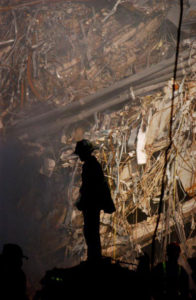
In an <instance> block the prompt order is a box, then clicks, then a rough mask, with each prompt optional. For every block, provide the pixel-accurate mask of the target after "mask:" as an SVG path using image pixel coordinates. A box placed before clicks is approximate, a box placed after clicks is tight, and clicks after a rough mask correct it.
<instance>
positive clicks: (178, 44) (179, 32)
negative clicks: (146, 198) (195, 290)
mask: <svg viewBox="0 0 196 300" xmlns="http://www.w3.org/2000/svg"><path fill="white" fill-rule="evenodd" d="M182 17H183V0H180V17H179V24H178V31H177V44H176V55H175V63H174V71H173V74H174V75H173V85H172V98H171V111H170V121H169V134H168V135H169V145H168V146H167V148H166V150H165V158H164V168H163V176H162V182H161V195H160V201H159V208H158V217H157V222H156V227H155V231H154V234H153V238H152V251H151V267H153V265H154V256H155V240H156V235H157V230H158V226H159V222H160V217H161V211H162V206H163V198H164V190H165V182H164V179H165V175H166V170H167V164H168V153H169V151H170V149H171V147H172V144H173V141H172V129H173V128H172V127H173V112H174V96H175V84H176V77H177V68H178V57H179V48H180V34H181V25H182Z"/></svg>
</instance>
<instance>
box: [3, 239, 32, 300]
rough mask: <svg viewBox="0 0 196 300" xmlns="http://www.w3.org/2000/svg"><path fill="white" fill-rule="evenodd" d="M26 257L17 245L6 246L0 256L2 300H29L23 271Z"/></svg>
mask: <svg viewBox="0 0 196 300" xmlns="http://www.w3.org/2000/svg"><path fill="white" fill-rule="evenodd" d="M23 258H26V259H28V257H27V256H24V255H23V253H22V249H21V248H20V247H19V246H18V245H16V244H5V245H4V247H3V252H2V254H1V255H0V283H1V290H0V299H5V300H8V299H20V300H28V297H27V295H26V276H25V273H24V272H23V270H22V264H23Z"/></svg>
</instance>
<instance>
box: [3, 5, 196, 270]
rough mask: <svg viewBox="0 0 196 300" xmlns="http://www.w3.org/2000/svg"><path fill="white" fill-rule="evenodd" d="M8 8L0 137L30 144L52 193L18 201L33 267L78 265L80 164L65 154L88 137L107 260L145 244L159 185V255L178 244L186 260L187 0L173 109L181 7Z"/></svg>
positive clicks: (190, 94)
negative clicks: (108, 204) (34, 232)
mask: <svg viewBox="0 0 196 300" xmlns="http://www.w3.org/2000/svg"><path fill="white" fill-rule="evenodd" d="M11 2H12V3H11V4H10V3H9V1H2V4H1V7H0V37H1V42H0V58H1V63H0V79H1V80H0V81H1V83H0V85H1V94H0V103H1V115H0V130H1V134H2V136H3V137H4V138H5V139H12V138H13V137H17V139H18V140H19V141H20V142H21V143H22V145H23V146H24V147H26V148H25V149H28V150H27V153H28V155H26V159H27V157H28V159H29V157H32V156H34V157H38V158H39V161H40V165H39V168H37V170H36V172H37V173H36V174H39V178H41V179H40V180H43V177H44V178H45V179H44V180H45V182H47V190H48V191H47V195H46V196H45V197H46V198H47V200H43V198H44V196H43V194H44V191H43V192H40V193H39V192H38V190H39V189H40V184H39V183H37V185H36V184H35V182H34V184H32V185H31V186H29V190H28V191H26V192H25V193H26V194H25V200H24V197H21V199H19V203H17V208H18V209H19V210H20V211H21V214H25V215H28V216H29V218H32V219H34V220H36V222H37V223H39V237H41V238H39V249H36V247H37V246H36V244H37V240H36V239H33V237H29V243H27V245H26V247H27V249H29V251H34V254H33V257H34V258H35V259H37V261H39V264H42V262H41V260H43V261H44V260H45V261H47V260H50V257H51V254H53V257H54V260H53V261H52V263H53V264H54V265H55V264H56V265H58V264H60V263H61V262H62V254H61V256H59V258H57V256H58V253H60V252H59V251H60V250H63V251H62V253H63V257H64V258H67V257H74V258H75V259H76V258H77V259H85V257H86V249H85V247H86V246H85V243H84V238H83V232H82V216H81V213H80V212H78V211H77V209H76V208H75V206H74V203H75V202H76V200H77V197H78V194H79V187H80V184H81V178H80V174H81V163H80V161H79V160H78V159H77V158H76V157H75V156H74V155H73V154H72V153H73V150H74V147H75V144H76V142H77V141H78V140H80V139H82V138H87V139H89V140H91V141H92V142H93V143H94V144H96V145H97V146H98V147H99V150H97V151H95V155H96V157H97V158H98V160H99V161H100V162H101V164H102V167H103V170H104V174H105V176H106V177H107V179H108V182H109V185H110V188H111V192H112V196H113V199H114V202H115V205H116V208H117V210H116V212H115V213H114V214H113V215H107V214H104V213H103V214H102V215H101V229H100V232H101V240H102V250H103V254H104V255H106V256H112V257H114V258H118V259H120V260H123V261H129V262H133V261H134V259H135V257H136V256H137V255H138V254H139V253H141V252H142V250H144V249H147V247H148V246H149V245H150V244H151V243H152V237H153V233H154V229H155V226H156V220H157V213H158V207H159V201H160V194H161V185H162V182H163V181H164V184H165V191H164V198H163V207H162V212H161V217H160V222H159V227H158V232H157V240H158V242H159V244H160V248H161V251H160V253H161V255H160V256H159V257H158V258H159V259H160V258H161V257H162V256H164V254H165V253H164V251H165V247H166V244H167V242H168V241H169V240H171V239H173V238H174V237H175V238H177V239H178V240H179V241H180V243H181V245H182V249H183V252H184V253H185V254H186V255H187V256H191V255H193V252H194V247H195V246H196V242H195V239H194V234H195V212H196V198H195V197H196V169H195V168H196V167H195V166H196V143H195V140H196V138H195V137H196V100H195V99H196V73H195V72H196V41H195V34H196V30H195V19H194V18H195V16H196V5H195V4H194V1H191V0H190V1H184V12H183V22H182V27H181V41H180V51H179V58H178V67H177V80H176V82H175V91H174V95H173V96H174V97H173V102H172V87H173V76H174V63H175V57H176V43H177V41H176V39H177V31H178V24H179V14H180V5H179V1H158V0H154V1H147V0H138V1H135V0H125V1H121V0H118V1H113V0H110V1H109V0H108V1H81V0H80V1H71V0H70V1H60V0H59V1H57V0H56V1H55V0H45V1H29V2H28V1H25V2H24V1H20V0H15V1H11ZM152 3H153V5H152ZM171 110H172V116H171ZM171 118H172V128H171V129H172V145H171V147H170V149H169V151H168V155H167V164H165V151H166V149H167V147H168V145H169V143H170V142H171V141H170V140H169V127H170V121H171ZM24 159H25V158H24ZM28 159H27V160H28ZM165 165H166V172H165V178H163V174H164V168H165ZM35 176H36V175H35ZM37 176H38V175H37ZM37 181H38V180H37ZM35 189H37V192H35ZM35 195H36V196H35ZM35 197H36V200H35ZM43 203H44V204H43ZM43 206H44V208H43ZM32 249H34V250H32ZM65 261H66V259H65Z"/></svg>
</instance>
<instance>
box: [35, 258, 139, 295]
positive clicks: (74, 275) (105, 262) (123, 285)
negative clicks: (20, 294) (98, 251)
mask: <svg viewBox="0 0 196 300" xmlns="http://www.w3.org/2000/svg"><path fill="white" fill-rule="evenodd" d="M138 283H139V282H138V281H137V277H136V273H135V272H134V271H130V270H129V269H128V268H125V267H121V266H120V265H119V264H117V263H114V264H112V263H111V260H110V258H105V259H102V260H100V261H97V262H89V261H86V262H82V263H81V264H79V265H77V266H75V267H73V268H69V269H56V268H55V269H53V270H50V271H47V272H46V274H45V277H44V278H43V279H42V281H41V284H42V289H41V290H40V291H38V292H37V294H36V296H35V297H34V300H52V299H53V300H54V299H55V300H58V299H66V298H67V296H68V295H69V297H71V298H72V299H77V298H78V299H95V297H96V298H98V299H101V298H104V299H106V298H108V299H111V298H113V297H115V299H116V298H117V297H121V298H124V299H125V297H126V298H127V297H130V298H131V299H138V296H139V292H140V288H139V286H138ZM134 295H137V297H134Z"/></svg>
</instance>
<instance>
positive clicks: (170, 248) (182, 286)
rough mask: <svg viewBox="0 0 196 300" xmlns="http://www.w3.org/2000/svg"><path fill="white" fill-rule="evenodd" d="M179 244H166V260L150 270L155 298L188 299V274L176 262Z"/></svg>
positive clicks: (159, 299) (158, 299)
mask: <svg viewBox="0 0 196 300" xmlns="http://www.w3.org/2000/svg"><path fill="white" fill-rule="evenodd" d="M180 251H181V250H180V246H179V245H178V244H177V243H170V244H168V245H167V257H168V259H167V261H166V262H162V263H159V264H158V265H157V266H155V267H154V269H153V270H152V284H153V286H152V293H153V298H154V299H155V300H188V299H189V295H188V294H189V280H188V274H187V273H186V271H185V270H184V268H183V267H182V266H180V265H179V264H178V258H179V255H180Z"/></svg>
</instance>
